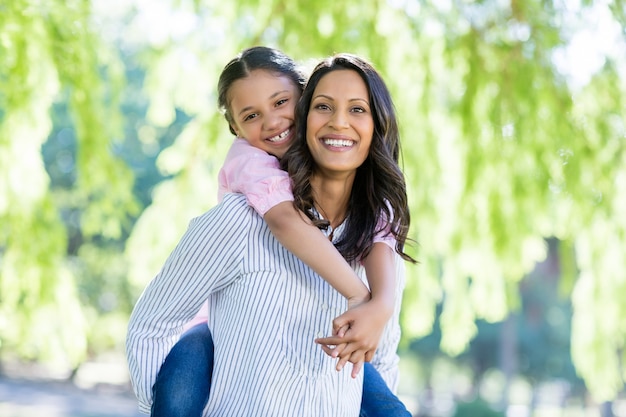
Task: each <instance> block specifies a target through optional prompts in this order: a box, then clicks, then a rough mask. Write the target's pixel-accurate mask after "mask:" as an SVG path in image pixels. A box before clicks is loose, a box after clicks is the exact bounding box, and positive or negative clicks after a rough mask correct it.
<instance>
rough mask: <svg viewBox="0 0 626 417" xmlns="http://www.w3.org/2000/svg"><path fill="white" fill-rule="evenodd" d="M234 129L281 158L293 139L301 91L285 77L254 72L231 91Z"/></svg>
mask: <svg viewBox="0 0 626 417" xmlns="http://www.w3.org/2000/svg"><path fill="white" fill-rule="evenodd" d="M228 97H229V99H230V112H231V115H232V118H233V124H232V127H233V130H234V131H235V132H236V133H237V136H239V137H241V138H243V139H246V140H247V141H248V143H250V145H252V146H254V147H257V148H259V149H262V150H264V151H265V152H267V153H270V154H272V155H275V156H276V157H278V158H282V157H283V155H284V154H285V152H286V151H287V149H288V148H289V146H290V145H291V143H292V142H293V138H294V133H295V131H294V128H293V123H294V112H295V107H296V103H297V101H298V99H299V98H300V89H299V88H298V87H297V86H296V85H295V84H294V82H293V81H292V80H291V79H290V78H289V77H287V76H285V75H277V74H276V73H274V72H270V71H266V70H254V71H252V72H251V73H250V75H249V76H247V77H246V78H241V79H239V80H237V81H235V82H233V84H232V85H231V86H230V89H229V91H228Z"/></svg>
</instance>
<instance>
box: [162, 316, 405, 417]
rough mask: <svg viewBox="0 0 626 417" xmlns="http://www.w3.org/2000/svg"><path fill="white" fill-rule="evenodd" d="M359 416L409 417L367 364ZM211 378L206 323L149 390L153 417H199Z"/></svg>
mask: <svg viewBox="0 0 626 417" xmlns="http://www.w3.org/2000/svg"><path fill="white" fill-rule="evenodd" d="M363 372H364V374H363V399H362V401H361V413H360V417H395V416H402V417H410V416H411V414H410V413H409V412H408V411H407V409H406V407H405V406H404V404H402V402H401V401H400V400H399V399H398V397H396V396H395V395H394V394H393V393H392V392H391V391H390V390H389V388H388V387H387V384H386V383H385V381H384V380H383V379H382V377H381V376H380V374H379V373H378V371H377V370H376V368H374V366H372V365H371V364H370V363H365V366H364V367H363ZM212 376H213V338H212V337H211V332H210V331H209V328H208V327H207V325H206V323H201V324H198V325H196V326H194V327H192V328H191V329H189V330H187V331H186V332H185V333H184V334H183V335H182V336H181V338H180V340H179V341H178V343H176V344H175V345H174V347H173V348H172V350H171V351H170V353H169V354H168V355H167V357H166V358H165V362H163V365H162V366H161V369H160V370H159V374H158V375H157V379H156V382H155V383H154V386H153V387H152V394H153V403H152V410H151V413H150V415H151V416H152V417H172V416H176V417H201V416H202V411H203V410H204V407H205V406H206V404H207V402H208V401H209V395H210V390H211V378H212Z"/></svg>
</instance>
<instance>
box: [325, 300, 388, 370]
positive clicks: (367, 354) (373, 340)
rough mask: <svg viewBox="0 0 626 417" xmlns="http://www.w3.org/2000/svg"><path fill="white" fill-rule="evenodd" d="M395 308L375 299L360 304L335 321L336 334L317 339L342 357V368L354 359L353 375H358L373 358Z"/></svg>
mask: <svg viewBox="0 0 626 417" xmlns="http://www.w3.org/2000/svg"><path fill="white" fill-rule="evenodd" d="M392 310H393V309H392V308H390V306H387V305H384V303H380V302H377V301H376V300H375V299H374V300H370V301H368V302H366V303H361V304H358V305H356V306H355V307H352V308H350V309H349V310H348V311H346V312H345V313H343V314H342V315H341V316H339V317H337V318H335V319H334V320H333V336H332V337H325V338H319V339H316V340H315V342H316V343H318V344H319V345H321V347H322V349H323V350H324V352H325V353H326V354H327V355H329V356H331V357H333V358H339V361H338V362H337V370H338V371H340V370H341V369H343V367H344V366H345V365H346V363H348V362H351V363H352V364H353V367H352V377H353V378H356V376H357V375H358V373H359V372H360V371H361V369H362V367H363V364H364V363H365V362H369V361H371V360H372V358H373V356H374V353H375V352H376V348H377V347H378V343H379V342H380V338H381V336H382V333H383V330H384V328H385V325H386V324H387V321H388V320H389V318H390V317H391V313H392Z"/></svg>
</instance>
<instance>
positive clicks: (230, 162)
mask: <svg viewBox="0 0 626 417" xmlns="http://www.w3.org/2000/svg"><path fill="white" fill-rule="evenodd" d="M218 183H219V190H218V199H219V200H220V201H221V200H222V198H223V197H224V194H226V193H242V194H244V195H245V196H246V200H247V201H248V204H249V205H250V206H251V207H252V208H253V209H254V210H255V211H256V212H257V213H259V214H260V215H261V216H264V215H265V213H266V212H267V211H268V210H269V209H271V208H272V207H274V206H275V205H277V204H278V203H282V202H283V201H293V194H292V192H291V181H290V180H289V175H288V174H287V173H286V172H285V171H283V170H282V169H280V165H279V162H278V159H277V158H276V157H275V156H272V155H270V154H268V153H267V152H265V151H263V150H261V149H258V148H255V147H254V146H251V145H250V144H249V143H248V142H247V141H245V140H244V139H235V141H234V142H233V145H232V146H231V148H230V150H229V151H228V154H227V155H226V159H225V161H224V165H223V166H222V169H221V170H220V172H219V174H218Z"/></svg>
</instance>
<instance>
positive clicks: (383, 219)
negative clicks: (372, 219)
mask: <svg viewBox="0 0 626 417" xmlns="http://www.w3.org/2000/svg"><path fill="white" fill-rule="evenodd" d="M387 206H388V207H389V210H391V206H389V205H388V204H387ZM376 230H380V231H379V232H378V233H376V234H375V235H374V240H373V242H372V244H374V243H377V242H381V243H384V244H386V245H387V246H389V247H390V248H391V250H392V251H394V252H395V250H396V238H395V237H394V236H393V234H392V233H391V228H390V225H389V221H387V216H385V214H384V213H381V214H380V216H378V222H377V223H376Z"/></svg>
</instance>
